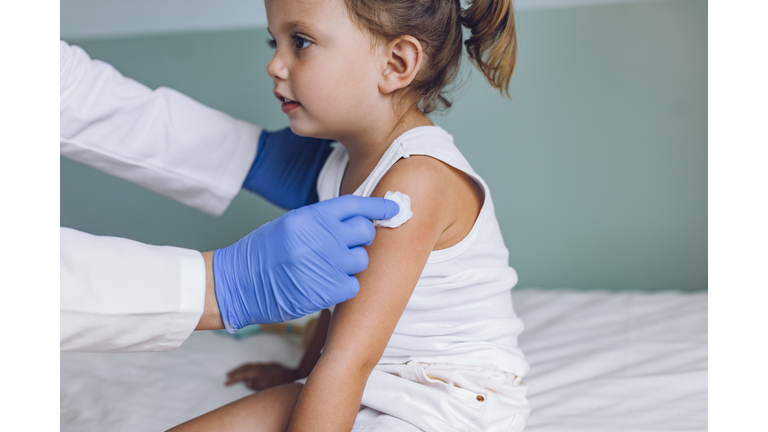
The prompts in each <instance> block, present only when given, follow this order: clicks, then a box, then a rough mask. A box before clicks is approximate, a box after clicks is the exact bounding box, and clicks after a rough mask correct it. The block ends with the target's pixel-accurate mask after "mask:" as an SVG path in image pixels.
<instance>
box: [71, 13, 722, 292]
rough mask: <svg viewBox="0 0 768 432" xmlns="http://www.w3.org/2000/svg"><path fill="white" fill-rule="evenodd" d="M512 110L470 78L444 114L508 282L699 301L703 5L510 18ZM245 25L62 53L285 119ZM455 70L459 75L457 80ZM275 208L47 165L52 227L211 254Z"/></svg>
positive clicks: (274, 120)
mask: <svg viewBox="0 0 768 432" xmlns="http://www.w3.org/2000/svg"><path fill="white" fill-rule="evenodd" d="M517 22H518V33H519V44H520V53H519V57H518V66H517V69H516V71H515V75H514V77H513V79H512V97H513V101H509V100H507V99H502V98H501V97H499V95H498V93H495V92H494V91H492V90H491V89H490V87H488V86H487V85H486V84H485V83H484V82H483V80H482V76H481V75H480V74H478V73H475V72H473V73H471V74H470V77H469V79H468V82H467V83H466V85H465V86H464V87H463V88H462V90H461V91H459V92H458V93H456V94H455V95H454V100H455V102H456V104H455V106H454V108H452V109H451V110H450V111H449V112H448V113H447V114H446V115H441V116H434V117H433V120H434V121H435V122H436V123H437V124H439V125H441V126H442V127H443V128H445V129H446V130H448V131H449V132H450V133H452V134H453V135H454V137H455V140H456V143H457V145H458V146H459V148H460V149H461V150H462V151H463V152H464V154H465V156H466V157H467V159H468V160H469V161H470V163H471V164H472V166H473V167H474V168H475V170H476V171H477V172H478V173H479V174H480V175H481V176H482V177H483V178H485V180H486V181H487V182H488V184H489V186H490V188H491V193H492V196H493V199H494V203H495V204H496V215H497V217H498V219H499V222H500V224H501V228H502V231H503V234H504V239H505V241H506V244H507V247H508V248H509V250H510V264H511V265H512V266H513V267H514V268H515V269H516V270H517V271H518V273H519V275H520V284H519V286H540V287H574V288H581V289H588V288H603V289H616V290H618V289H644V290H658V289H684V290H701V289H707V4H706V2H704V1H702V0H673V1H659V2H643V3H635V4H626V5H611V6H600V7H585V8H575V9H556V10H547V11H523V12H521V13H519V14H518V19H517ZM266 38H267V32H266V30H263V29H253V30H242V31H227V32H215V33H197V34H185V35H174V36H160V37H144V38H131V39H121V40H117V39H113V40H102V41H93V40H91V41H77V40H69V41H68V42H70V43H73V44H77V45H80V46H82V47H83V48H84V49H85V50H86V51H87V52H88V53H89V54H90V55H91V56H92V57H93V58H97V59H101V60H105V61H107V62H110V63H112V64H113V65H115V66H116V67H117V68H118V70H120V71H121V72H123V73H124V74H125V75H127V76H129V77H132V78H134V79H137V80H138V81H140V82H142V83H144V84H146V85H148V86H150V87H153V88H154V87H158V86H167V87H172V88H175V89H177V90H180V91H182V92H184V93H186V94H188V95H189V96H192V97H193V98H196V99H197V100H199V101H201V102H203V103H205V104H207V105H209V106H212V107H214V108H217V109H220V110H223V111H225V112H227V113H229V114H231V115H233V116H235V117H238V118H241V119H244V120H248V121H251V122H254V123H256V124H259V125H262V126H266V127H268V128H271V129H276V128H280V127H283V126H285V125H287V122H286V118H285V116H284V114H283V113H282V112H281V111H280V109H279V105H278V103H277V101H276V100H274V98H273V96H272V95H271V87H272V85H271V81H270V79H269V78H268V77H267V75H266V73H265V68H266V65H267V62H268V61H269V59H270V56H271V50H270V49H269V48H268V47H267V46H266V44H265V43H264V41H265V40H266ZM469 70H470V68H469V67H465V69H464V71H465V72H468V71H469ZM281 213H282V211H281V210H279V209H277V208H275V207H272V206H271V205H269V204H267V203H265V202H264V201H263V200H261V199H260V198H258V197H256V196H254V195H251V194H248V193H241V194H240V195H239V196H238V197H237V198H236V199H235V201H234V202H233V204H232V206H231V207H230V208H229V210H227V212H226V213H225V214H224V215H223V216H222V217H220V218H213V217H210V216H207V215H205V214H203V213H201V212H198V211H196V210H193V209H190V208H186V207H184V206H183V205H181V204H178V203H176V202H175V201H173V200H171V199H168V198H165V197H162V196H159V195H156V194H154V193H152V192H149V191H146V190H144V189H142V188H140V187H138V186H134V185H132V184H129V183H127V182H124V181H122V180H118V179H115V178H112V177H110V176H108V175H106V174H102V173H100V172H98V171H95V170H93V169H91V168H88V167H85V166H82V165H79V164H77V163H74V162H71V161H68V160H65V159H62V160H61V224H62V226H69V227H73V228H77V229H81V230H84V231H87V232H91V233H95V234H104V235H115V236H123V237H128V238H131V239H135V240H140V241H144V242H148V243H153V244H170V245H176V246H182V247H189V248H195V249H200V250H209V249H213V248H217V247H222V246H226V245H228V244H230V243H232V242H234V241H235V240H237V239H238V238H240V237H241V236H243V235H245V234H246V233H248V232H249V231H251V230H252V229H254V228H256V227H258V226H259V225H260V224H263V223H264V222H266V221H269V220H271V219H273V218H275V217H277V216H279V215H280V214H281Z"/></svg>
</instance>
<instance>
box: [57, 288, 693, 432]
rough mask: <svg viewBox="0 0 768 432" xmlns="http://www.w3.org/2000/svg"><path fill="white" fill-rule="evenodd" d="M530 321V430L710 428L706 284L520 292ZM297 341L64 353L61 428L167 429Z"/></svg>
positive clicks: (231, 394) (219, 341)
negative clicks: (249, 367)
mask: <svg viewBox="0 0 768 432" xmlns="http://www.w3.org/2000/svg"><path fill="white" fill-rule="evenodd" d="M513 299H514V303H515V309H516V310H517V312H518V314H519V315H520V316H521V317H522V319H523V321H524V322H525V325H526V329H525V332H524V333H523V335H522V336H521V338H520V345H521V347H522V349H523V351H524V352H525V354H526V356H527V358H528V360H529V361H530V363H531V365H532V366H531V371H530V373H529V374H528V375H527V376H526V377H525V381H527V382H528V383H529V384H530V392H529V400H530V402H531V406H532V409H533V412H532V414H531V417H530V418H529V419H528V426H527V427H526V431H528V432H555V431H557V432H560V431H590V432H604V431H605V432H619V431H622V432H629V431H637V432H639V431H705V430H707V293H706V292H700V293H693V294H684V293H678V292H660V293H644V292H636V291H634V292H608V291H570V290H538V289H525V290H518V289H515V290H514V291H513ZM300 357H301V346H300V343H299V342H298V341H297V340H294V339H291V338H288V337H284V336H278V335H273V334H259V335H256V336H252V337H248V338H244V339H241V340H235V339H233V338H230V337H227V336H222V335H220V334H215V333H212V332H198V333H195V334H193V335H192V337H190V338H189V340H188V341H187V342H185V343H184V345H183V346H182V347H181V348H179V349H178V350H176V351H172V352H164V353H137V354H81V353H65V354H61V430H62V431H159V430H165V429H167V428H169V427H171V426H173V425H176V424H178V423H181V422H183V421H185V420H188V419H190V418H192V417H196V416H197V415H200V414H202V413H205V412H207V411H210V410H211V409H214V408H216V407H219V406H221V405H223V404H225V403H228V402H230V401H233V400H235V399H238V398H240V397H242V396H245V395H248V394H250V393H251V392H250V391H249V390H247V389H246V388H245V387H244V386H243V385H242V384H238V385H235V386H233V387H224V385H223V382H224V376H225V373H226V372H227V371H228V370H230V369H231V368H233V367H235V366H238V365H239V364H241V363H243V362H246V361H279V362H284V363H286V364H289V365H295V364H296V363H298V361H299V358H300Z"/></svg>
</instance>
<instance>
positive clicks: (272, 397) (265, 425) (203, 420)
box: [170, 383, 303, 432]
mask: <svg viewBox="0 0 768 432" xmlns="http://www.w3.org/2000/svg"><path fill="white" fill-rule="evenodd" d="M302 387H303V385H301V384H296V383H292V384H285V385H281V386H278V387H273V388H271V389H267V390H262V391H260V392H258V393H255V394H252V395H250V396H246V397H244V398H242V399H239V400H236V401H234V402H232V403H230V404H227V405H224V406H223V407H221V408H217V409H215V410H213V411H211V412H209V413H207V414H203V415H201V416H200V417H197V418H194V419H192V420H190V421H188V422H186V423H183V424H180V425H178V426H176V427H175V428H173V429H170V431H172V432H191V431H228V432H229V431H231V432H241V431H242V432H245V431H248V432H283V431H285V430H286V429H288V422H289V421H290V420H291V413H293V407H294V406H295V405H296V401H297V400H298V398H299V394H300V393H301V389H302Z"/></svg>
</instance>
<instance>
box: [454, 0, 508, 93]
mask: <svg viewBox="0 0 768 432" xmlns="http://www.w3.org/2000/svg"><path fill="white" fill-rule="evenodd" d="M461 23H462V25H464V26H465V27H467V28H468V29H470V31H471V32H472V35H471V36H470V37H469V39H467V40H466V41H464V46H466V47H467V53H469V58H470V59H471V60H472V63H474V64H475V65H476V66H477V67H478V68H479V69H480V71H481V72H482V73H483V75H485V79H486V80H487V81H488V83H489V84H490V85H491V86H492V87H493V88H495V89H497V90H499V92H501V93H502V94H504V93H506V94H507V97H509V80H510V79H511V78H512V71H514V69H515V61H516V60H517V35H516V33H515V15H514V11H513V10H512V1H511V0H473V1H472V4H471V5H470V6H469V8H467V9H464V10H463V11H462V12H461Z"/></svg>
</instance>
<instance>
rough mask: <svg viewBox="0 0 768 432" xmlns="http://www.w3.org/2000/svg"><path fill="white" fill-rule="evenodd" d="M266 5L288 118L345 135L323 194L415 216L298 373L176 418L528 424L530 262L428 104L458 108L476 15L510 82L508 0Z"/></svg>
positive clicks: (218, 422) (262, 369) (499, 70)
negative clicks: (503, 229)
mask: <svg viewBox="0 0 768 432" xmlns="http://www.w3.org/2000/svg"><path fill="white" fill-rule="evenodd" d="M266 10H267V18H268V22H269V27H268V29H269V32H270V34H271V35H272V37H273V40H271V41H270V44H271V45H272V46H274V47H275V48H276V52H275V55H274V57H273V59H272V61H271V62H270V63H269V66H268V67H267V72H268V73H269V75H270V76H271V77H272V79H273V80H274V93H275V96H276V97H277V99H278V100H279V101H280V103H281V105H282V110H283V112H285V113H286V114H287V115H288V118H289V120H290V125H291V129H292V130H293V131H294V132H295V133H297V134H299V135H303V136H313V137H320V138H329V139H333V140H336V141H338V142H339V143H340V144H341V145H338V146H337V147H336V148H335V149H334V150H333V152H332V153H331V155H330V157H329V158H328V160H327V162H326V163H325V166H324V168H323V170H322V171H321V173H320V176H319V178H318V184H317V188H318V195H319V198H320V200H326V199H329V198H332V197H336V196H339V195H345V194H354V195H360V196H378V197H382V196H384V194H385V193H386V192H387V191H399V192H401V193H404V194H406V195H408V196H410V199H411V209H412V211H413V216H412V218H411V219H410V220H408V221H407V222H406V223H404V224H403V225H401V226H399V227H397V228H377V231H376V238H375V240H374V241H373V243H372V244H371V245H369V246H367V250H368V255H369V266H368V269H367V270H365V271H364V272H362V273H359V274H358V275H357V278H358V280H359V282H360V291H359V293H358V295H357V296H356V297H355V298H353V299H351V300H348V301H346V302H344V303H340V304H338V305H337V306H336V307H335V309H334V310H333V311H332V315H331V314H330V313H329V312H324V313H323V314H322V316H321V320H320V323H319V324H318V328H317V330H316V332H315V340H314V341H313V342H312V343H311V344H310V347H309V348H308V350H307V354H306V356H305V358H304V360H303V361H302V364H301V367H300V368H299V370H298V371H291V370H288V369H285V368H282V367H280V366H275V365H250V366H248V367H245V368H243V369H241V370H239V371H236V372H235V373H233V374H232V376H231V380H230V381H231V382H232V381H236V380H239V379H246V380H248V381H249V382H251V384H252V385H253V386H256V387H257V388H268V387H270V388H268V389H266V390H263V391H260V392H258V393H256V394H254V395H251V396H249V397H246V398H244V399H241V400H239V401H236V402H233V403H231V404H229V405H226V406H224V407H222V408H219V409H217V410H215V411H212V412H210V413H208V414H206V415H203V416H201V417H198V418H196V419H193V420H191V421H189V422H187V423H185V424H183V425H180V426H178V427H177V428H176V429H174V430H226V431H240V430H242V431H246V430H247V431H256V430H258V431H284V430H289V431H302V432H303V431H334V432H337V431H349V430H354V431H374V430H376V431H439V432H445V431H521V430H522V429H523V428H524V425H525V418H526V417H527V416H528V413H529V411H530V410H529V407H528V402H527V400H526V397H525V393H526V390H527V385H526V384H525V383H523V382H521V377H522V376H523V375H524V374H525V373H526V371H527V370H528V364H527V363H526V361H525V359H524V356H523V353H522V352H521V351H520V349H519V348H518V347H517V336H518V335H519V334H520V332H521V331H522V328H523V325H522V322H521V321H520V319H518V318H517V317H516V315H515V312H514V310H513V308H512V300H511V296H510V289H511V288H512V287H513V286H514V285H515V283H516V282H517V275H516V273H515V271H514V270H513V269H512V268H510V267H509V265H508V263H507V258H508V251H507V249H506V247H505V246H504V242H503V240H502V238H501V233H500V231H499V227H498V223H497V221H496V217H495V215H494V209H493V202H492V200H491V195H490V192H489V190H488V186H487V185H486V184H485V182H484V181H483V180H482V179H481V178H480V177H479V176H478V175H477V174H476V173H475V172H474V171H473V170H472V168H471V167H470V166H469V164H468V163H467V161H466V160H465V159H464V157H463V156H462V155H461V153H460V152H459V151H458V149H457V148H456V147H455V146H454V144H453V138H452V137H451V136H450V135H449V134H448V133H447V132H445V131H444V130H443V129H441V128H439V127H437V126H434V124H433V123H432V122H431V121H430V120H429V118H428V117H427V116H426V114H428V113H430V112H432V111H434V110H435V109H439V108H443V107H448V106H450V103H449V102H448V101H447V100H446V99H445V97H444V96H443V94H442V91H443V89H444V87H445V86H446V85H448V84H449V83H450V82H451V80H452V79H453V78H454V77H455V76H456V74H457V71H458V67H459V63H460V59H461V54H462V25H464V26H467V27H468V28H469V29H470V30H471V32H472V35H471V37H470V38H469V39H468V40H467V41H466V42H464V45H466V47H467V50H468V52H469V55H470V58H471V59H472V61H473V62H474V63H475V64H476V65H477V66H478V67H479V69H480V70H481V71H482V72H483V74H484V75H485V77H486V78H487V80H488V82H489V83H490V84H491V85H492V86H494V87H495V88H497V89H499V90H500V91H507V90H508V86H509V79H510V77H511V75H512V70H513V67H514V61H515V56H516V43H515V30H514V17H513V12H512V5H511V3H510V0H475V1H474V2H473V3H472V4H471V5H470V6H469V8H468V9H466V10H462V9H461V6H460V2H459V0H266ZM351 223H354V221H351ZM326 328H327V330H326ZM321 348H322V355H321V354H320V349H321ZM315 362H316V364H315ZM307 375H308V378H307V379H306V381H304V380H299V382H293V381H294V380H295V379H296V378H301V377H306V376H307Z"/></svg>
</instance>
